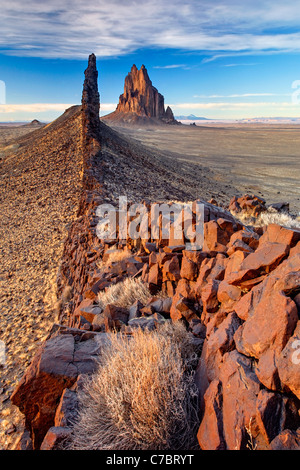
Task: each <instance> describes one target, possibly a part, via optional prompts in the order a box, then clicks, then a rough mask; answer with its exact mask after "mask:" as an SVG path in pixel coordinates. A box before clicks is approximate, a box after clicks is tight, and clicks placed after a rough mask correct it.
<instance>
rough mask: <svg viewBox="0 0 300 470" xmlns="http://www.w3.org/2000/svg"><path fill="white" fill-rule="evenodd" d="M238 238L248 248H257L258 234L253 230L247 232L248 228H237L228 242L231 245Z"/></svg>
mask: <svg viewBox="0 0 300 470" xmlns="http://www.w3.org/2000/svg"><path fill="white" fill-rule="evenodd" d="M237 240H240V241H242V242H244V243H245V244H246V245H248V246H249V248H252V249H253V250H256V249H257V248H258V243H259V236H258V235H257V234H256V233H255V232H249V231H248V230H239V231H237V232H235V233H233V235H232V236H231V238H230V242H229V243H230V244H231V245H232V244H233V243H234V242H235V241H237Z"/></svg>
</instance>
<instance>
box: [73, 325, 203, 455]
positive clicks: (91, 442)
mask: <svg viewBox="0 0 300 470" xmlns="http://www.w3.org/2000/svg"><path fill="white" fill-rule="evenodd" d="M109 338H110V342H109V345H108V346H107V347H106V348H105V350H104V351H103V354H102V355H101V363H100V364H99V369H98V371H97V372H96V373H95V374H94V375H93V376H92V377H90V378H86V379H85V383H84V387H83V390H82V392H81V393H80V395H79V400H80V408H79V416H78V419H77V421H76V423H75V424H74V426H73V439H72V443H71V444H70V448H71V449H88V450H96V449H99V450H100V449H101V450H113V449H118V450H161V449H168V450H172V449H173V450H176V449H191V448H192V447H193V446H194V445H195V442H194V440H195V436H196V430H197V427H198V425H199V422H198V415H197V408H198V407H197V391H196V389H195V384H194V381H193V369H192V367H191V365H192V364H193V363H194V361H195V347H194V346H193V343H192V341H191V334H190V333H188V332H187V331H186V330H185V328H184V327H183V325H181V324H180V323H177V324H175V325H172V324H171V323H169V322H168V323H167V324H166V325H164V326H162V327H161V328H159V329H158V330H155V331H152V332H149V331H142V330H140V329H137V330H136V331H134V333H133V335H132V336H130V337H128V336H127V337H126V336H124V335H120V334H117V333H110V335H109Z"/></svg>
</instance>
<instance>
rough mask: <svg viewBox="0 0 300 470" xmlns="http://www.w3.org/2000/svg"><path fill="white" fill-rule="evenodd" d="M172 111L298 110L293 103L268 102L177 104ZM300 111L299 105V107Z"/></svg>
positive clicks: (172, 106) (172, 105)
mask: <svg viewBox="0 0 300 470" xmlns="http://www.w3.org/2000/svg"><path fill="white" fill-rule="evenodd" d="M169 106H170V107H171V108H172V109H175V110H176V109H225V110H228V109H235V108H244V109H246V108H278V109H279V108H280V109H284V108H286V109H288V108H296V106H295V104H294V103H292V102H286V103H274V102H273V103H268V102H258V103H242V102H240V103H232V102H222V103H177V104H170V105H169ZM298 110H299V105H298Z"/></svg>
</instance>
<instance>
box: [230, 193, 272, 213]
mask: <svg viewBox="0 0 300 470" xmlns="http://www.w3.org/2000/svg"><path fill="white" fill-rule="evenodd" d="M266 209H267V208H266V205H265V201H264V199H262V198H260V197H258V196H255V195H251V196H250V195H249V194H245V195H244V196H242V197H239V198H237V197H234V198H232V199H231V201H230V204H229V210H230V211H231V212H233V213H239V212H244V213H245V214H246V215H247V216H248V217H257V216H258V215H259V214H260V213H261V212H263V211H265V210H266Z"/></svg>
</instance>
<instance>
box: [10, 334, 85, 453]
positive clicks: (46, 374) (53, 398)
mask: <svg viewBox="0 0 300 470" xmlns="http://www.w3.org/2000/svg"><path fill="white" fill-rule="evenodd" d="M74 348H75V344H74V338H73V336H72V335H63V336H57V337H53V338H50V339H49V340H48V341H46V342H45V343H44V344H43V346H41V348H40V349H39V351H38V353H37V354H36V355H35V357H34V359H33V361H32V363H31V365H30V366H29V368H28V369H27V370H26V372H25V374H24V376H23V378H22V379H21V381H20V382H19V384H18V386H17V388H16V389H15V390H14V392H13V394H12V396H11V401H12V403H13V404H14V405H16V406H18V407H19V409H20V411H21V412H22V413H23V414H24V415H25V417H26V427H27V428H28V429H30V431H31V437H32V441H33V447H34V449H38V448H39V447H40V445H41V442H42V440H43V438H44V436H45V434H46V432H47V430H48V429H49V427H51V426H52V425H53V423H54V415H55V410H56V407H57V403H58V400H59V398H60V396H61V394H62V392H63V390H64V389H65V388H66V387H71V386H72V385H73V383H74V382H75V380H76V378H77V375H78V368H77V367H76V365H75V364H74Z"/></svg>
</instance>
